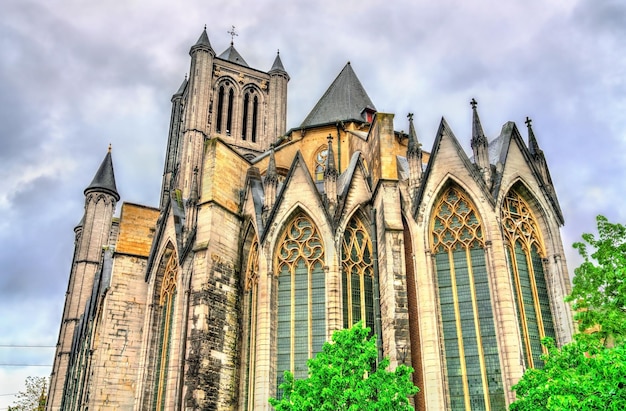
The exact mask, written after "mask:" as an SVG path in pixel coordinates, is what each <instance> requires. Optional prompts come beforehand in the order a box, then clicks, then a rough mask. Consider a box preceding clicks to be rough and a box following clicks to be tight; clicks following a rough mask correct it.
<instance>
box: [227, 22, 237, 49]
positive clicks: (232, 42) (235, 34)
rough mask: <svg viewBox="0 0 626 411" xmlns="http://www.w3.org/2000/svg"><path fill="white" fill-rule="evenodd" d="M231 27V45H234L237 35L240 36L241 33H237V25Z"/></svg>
mask: <svg viewBox="0 0 626 411" xmlns="http://www.w3.org/2000/svg"><path fill="white" fill-rule="evenodd" d="M231 27H232V28H231V29H230V30H228V31H227V33H228V34H230V45H231V46H232V45H233V44H235V36H238V35H239V34H237V32H236V31H235V26H231Z"/></svg>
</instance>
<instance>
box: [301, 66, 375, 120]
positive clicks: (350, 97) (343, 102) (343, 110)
mask: <svg viewBox="0 0 626 411" xmlns="http://www.w3.org/2000/svg"><path fill="white" fill-rule="evenodd" d="M365 108H370V109H372V110H376V108H375V107H374V103H372V100H370V98H369V96H368V95H367V92H366V91H365V89H364V88H363V85H362V84H361V82H360V81H359V79H358V78H357V76H356V74H354V71H353V70H352V66H351V65H350V62H348V64H346V66H345V67H344V68H343V70H341V73H339V75H338V76H337V78H336V79H335V81H333V83H332V84H331V85H330V87H328V90H326V93H324V95H323V96H322V98H321V99H320V100H319V101H318V102H317V104H316V105H315V107H313V110H311V112H310V113H309V115H308V116H307V117H306V118H305V119H304V121H303V122H302V127H308V126H313V125H319V124H327V123H332V122H335V121H341V120H358V121H363V120H364V118H363V114H362V113H363V110H364V109H365Z"/></svg>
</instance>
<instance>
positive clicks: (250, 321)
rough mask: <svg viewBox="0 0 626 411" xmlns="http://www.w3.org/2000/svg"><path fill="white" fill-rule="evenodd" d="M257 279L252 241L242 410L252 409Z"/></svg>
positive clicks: (255, 247) (255, 248) (246, 290)
mask: <svg viewBox="0 0 626 411" xmlns="http://www.w3.org/2000/svg"><path fill="white" fill-rule="evenodd" d="M258 279H259V242H258V241H257V240H256V239H254V241H253V242H252V245H251V246H250V252H249V253H248V263H247V266H246V274H245V283H244V298H245V300H244V324H245V326H246V327H245V333H246V334H245V339H244V353H245V357H244V361H245V364H244V368H243V372H244V390H245V397H244V409H245V410H253V409H254V376H255V373H254V370H255V367H254V364H255V363H256V324H257V321H256V320H257V304H258V296H259V292H258Z"/></svg>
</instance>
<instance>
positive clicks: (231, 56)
mask: <svg viewBox="0 0 626 411" xmlns="http://www.w3.org/2000/svg"><path fill="white" fill-rule="evenodd" d="M217 58H220V59H222V60H227V61H230V62H232V63H237V64H239V65H242V66H245V67H249V66H248V63H246V61H245V60H244V59H243V57H241V54H239V52H238V51H237V50H235V46H234V45H233V44H232V43H231V44H230V47H229V48H227V49H226V50H225V51H224V52H223V53H222V54H220V55H219V56H217Z"/></svg>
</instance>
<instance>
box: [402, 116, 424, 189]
mask: <svg viewBox="0 0 626 411" xmlns="http://www.w3.org/2000/svg"><path fill="white" fill-rule="evenodd" d="M407 118H408V119H409V144H408V146H407V149H406V159H407V161H408V163H409V188H410V192H411V194H413V193H415V190H416V189H417V187H418V186H419V184H420V181H421V179H422V147H421V146H422V145H421V144H420V143H419V141H418V139H417V133H416V132H415V126H414V125H413V113H409V114H408V115H407Z"/></svg>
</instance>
